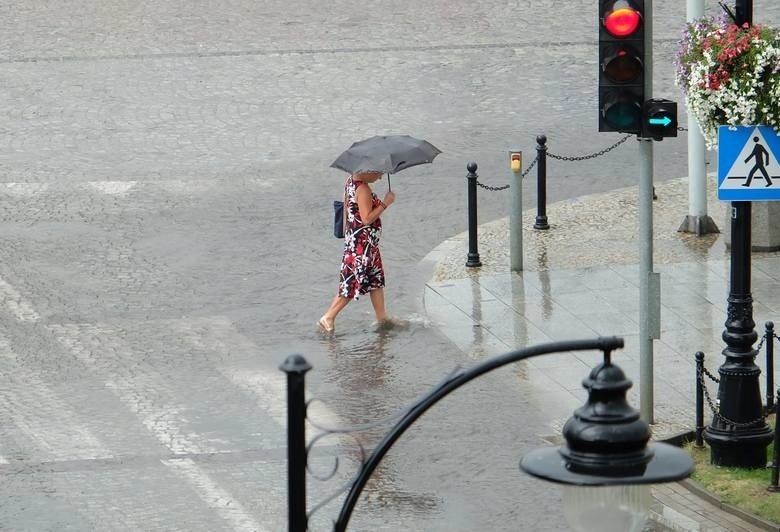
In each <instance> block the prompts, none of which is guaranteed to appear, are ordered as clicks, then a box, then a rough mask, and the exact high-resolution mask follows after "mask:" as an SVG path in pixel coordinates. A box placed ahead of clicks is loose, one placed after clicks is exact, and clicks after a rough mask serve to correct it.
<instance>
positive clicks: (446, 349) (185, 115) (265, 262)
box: [0, 0, 780, 531]
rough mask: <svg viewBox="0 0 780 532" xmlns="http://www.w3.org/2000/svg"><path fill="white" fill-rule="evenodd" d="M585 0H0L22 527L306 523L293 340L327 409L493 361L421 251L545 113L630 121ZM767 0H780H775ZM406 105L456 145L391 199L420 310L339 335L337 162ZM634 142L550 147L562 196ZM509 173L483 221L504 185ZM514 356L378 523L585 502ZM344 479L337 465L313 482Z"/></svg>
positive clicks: (438, 422)
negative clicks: (540, 454)
mask: <svg viewBox="0 0 780 532" xmlns="http://www.w3.org/2000/svg"><path fill="white" fill-rule="evenodd" d="M680 4H681V3H680V2H676V1H671V0H667V1H665V2H658V1H657V2H656V6H657V7H656V12H657V18H658V22H657V23H656V36H657V41H658V42H657V52H656V63H657V68H656V92H657V93H658V95H666V96H670V97H673V96H674V95H675V94H676V91H675V89H674V88H673V87H672V86H671V76H672V72H671V69H670V67H669V66H668V60H669V57H670V54H671V53H672V50H673V48H674V40H675V38H676V36H677V32H678V29H679V27H680V25H681V22H682V20H683V18H684V13H683V9H684V6H681V5H680ZM589 9H590V8H589ZM582 11H583V10H582V6H581V5H580V4H578V3H576V2H562V1H557V0H542V1H538V0H535V1H533V2H531V1H530V0H525V1H523V0H518V1H514V2H496V1H492V0H488V1H480V2H463V1H460V0H456V1H447V2H444V1H443V0H436V1H434V2H428V3H426V4H425V5H423V6H421V5H419V4H418V3H413V2H408V1H403V2H400V3H399V2H395V3H387V2H375V1H370V2H362V3H360V4H359V5H357V4H355V3H354V2H344V1H336V2H330V3H324V4H323V3H315V2H311V1H309V0H303V1H302V2H298V3H297V4H295V5H291V4H290V3H288V2H279V1H274V0H271V1H264V2H252V1H249V0H227V1H223V2H219V3H218V4H215V3H213V2H205V1H192V2H186V3H182V2H152V1H147V0H142V1H138V2H134V3H127V2H118V1H115V0H106V1H101V2H99V3H94V2H85V1H83V0H73V1H71V2H60V3H52V2H43V1H39V0H25V1H24V2H20V1H8V2H3V3H0V43H2V46H0V81H1V83H0V368H1V370H0V379H2V380H1V381H0V473H2V474H3V478H4V482H3V483H2V484H0V500H3V504H2V505H0V529H7V530H209V531H213V530H259V531H264V530H281V529H283V528H284V524H285V522H286V516H285V502H286V501H285V489H286V487H285V467H286V463H285V459H286V457H285V445H284V430H283V427H284V413H285V406H284V404H283V402H282V398H283V397H284V389H283V379H282V376H281V374H280V372H279V371H278V369H277V366H278V365H279V363H280V362H281V361H282V360H283V358H284V357H285V356H286V355H288V354H290V353H292V352H301V353H304V354H305V355H306V356H307V358H309V360H310V361H311V362H312V363H313V365H314V366H315V369H314V371H312V372H311V374H310V384H311V389H312V392H313V393H314V395H316V396H317V397H319V398H321V399H323V403H324V404H326V405H328V407H327V408H326V407H324V406H323V404H321V403H316V405H317V408H316V409H315V413H316V415H317V417H318V418H319V419H325V420H326V421H327V420H330V421H331V422H333V423H354V422H358V421H365V420H372V419H377V418H380V417H382V416H383V415H385V414H389V413H391V412H393V411H394V410H395V409H396V408H399V407H401V406H403V405H405V404H406V403H407V402H408V401H409V400H410V399H412V398H414V397H417V396H419V395H420V394H421V393H423V391H425V390H426V389H428V387H429V386H431V385H433V384H435V383H436V382H438V381H439V380H440V379H441V378H442V376H443V375H445V374H446V373H447V372H448V371H449V370H450V369H451V368H452V367H453V366H454V365H456V364H459V363H468V362H469V358H468V356H467V355H466V354H464V353H463V352H461V351H459V350H458V349H457V348H456V347H455V346H454V345H453V344H452V343H451V342H450V341H449V340H448V339H447V338H445V337H443V336H442V335H441V334H439V333H438V332H437V331H436V330H435V329H434V328H431V327H429V326H428V325H429V324H428V323H426V321H425V319H424V318H423V317H421V316H420V315H419V313H418V311H419V299H420V294H421V291H422V288H421V287H422V286H423V284H424V282H425V281H426V280H427V279H428V276H429V274H430V272H429V271H427V270H426V268H429V267H430V266H431V265H430V264H426V263H423V264H422V265H418V263H419V261H420V260H421V259H422V258H423V257H424V256H425V255H426V254H427V253H428V252H429V251H430V250H431V249H432V248H433V247H435V246H436V245H437V244H438V243H439V242H441V241H443V240H445V239H447V238H449V237H450V236H452V235H453V234H457V233H459V232H461V231H462V230H463V229H464V228H465V212H464V211H465V180H464V176H465V165H466V162H467V161H469V160H476V161H478V163H479V165H480V170H479V172H480V176H481V179H482V180H483V181H485V182H488V183H492V184H503V183H504V182H506V180H507V175H506V174H507V172H506V164H505V163H506V161H505V158H506V151H507V150H508V149H510V148H515V147H518V146H519V147H522V149H523V150H524V151H525V152H526V153H532V152H533V147H534V138H535V136H536V135H537V134H539V133H541V132H544V133H546V134H547V135H548V137H549V138H550V143H549V144H550V150H551V151H553V152H557V153H562V154H563V153H565V154H583V153H592V152H595V151H598V150H600V149H602V148H603V147H605V146H607V145H610V144H612V143H614V142H616V141H617V140H619V138H620V137H619V136H618V135H599V136H597V135H594V134H593V132H594V131H595V128H596V113H595V104H594V103H593V102H594V98H595V72H596V60H595V57H594V54H595V40H594V38H595V34H596V32H595V22H594V19H595V15H593V14H590V13H588V14H587V16H586V17H582V14H583V13H582ZM755 11H756V13H757V16H756V20H757V21H760V20H762V19H769V20H775V21H776V20H778V19H780V8H779V7H778V6H777V5H776V3H774V2H769V1H756V2H755ZM759 13H762V14H763V15H761V16H759V15H758V14H759ZM540 42H542V43H543V45H542V46H541V47H540V46H539V45H538V43H540ZM382 132H403V133H410V134H413V135H415V136H419V137H425V138H428V139H429V140H431V141H432V142H433V143H434V144H435V145H437V146H438V147H440V148H441V149H442V150H444V153H443V154H442V155H441V156H440V157H439V158H437V160H436V162H435V164H434V165H430V166H426V167H424V168H415V169H411V170H409V171H407V172H404V173H403V174H401V175H399V176H398V177H397V178H394V181H393V183H394V189H395V190H396V192H397V193H398V202H397V203H396V205H394V206H393V208H392V210H391V211H389V212H388V213H387V215H386V216H385V220H384V221H385V235H384V249H383V252H384V254H385V257H386V258H385V262H386V266H387V268H388V272H389V278H390V282H391V286H390V289H389V290H388V292H389V296H390V297H389V299H391V303H392V306H391V309H392V310H393V311H394V312H395V313H397V314H398V315H400V316H401V317H404V318H407V319H408V321H409V322H410V325H409V327H408V328H407V329H404V330H400V331H391V332H388V333H382V334H377V333H376V332H375V331H374V330H373V329H371V328H370V326H369V325H368V324H369V323H370V311H369V309H368V305H367V304H366V303H365V302H364V303H361V304H359V305H354V307H350V308H349V309H348V310H347V312H346V314H345V317H344V319H343V320H342V321H341V322H340V324H339V326H340V328H339V331H340V332H339V335H337V336H336V337H335V338H333V339H323V338H321V337H319V336H318V335H316V334H315V333H314V331H313V330H312V329H313V327H312V324H313V323H314V321H315V319H316V318H317V316H318V315H319V313H320V312H321V308H320V307H321V306H323V305H324V304H325V303H326V302H327V300H328V299H329V298H330V296H331V294H332V293H333V289H334V286H333V284H334V274H335V271H336V267H337V261H338V256H339V253H340V249H339V248H340V243H339V242H338V241H336V240H335V239H332V238H327V235H328V234H329V231H328V225H329V212H328V209H329V205H330V201H331V200H332V199H333V198H334V197H335V196H337V195H338V190H339V187H340V184H341V179H342V175H341V174H340V173H338V172H336V171H334V170H332V169H329V168H328V165H329V164H330V162H331V161H332V159H333V158H334V157H335V155H337V154H338V153H339V152H340V151H341V150H343V149H344V148H345V147H346V146H348V145H349V144H350V143H351V142H352V141H354V140H356V139H359V138H362V137H365V136H368V135H372V134H375V133H382ZM684 138H685V137H684V136H681V137H680V139H678V140H676V141H667V142H664V143H662V144H659V145H658V146H657V151H656V153H657V157H658V159H659V160H662V161H663V164H662V165H661V164H659V165H658V168H657V171H656V173H657V175H658V179H660V180H664V179H668V178H671V177H677V176H679V175H683V174H684V173H685V169H684V167H685V144H684ZM629 146H630V143H626V144H624V145H623V146H621V147H620V149H619V150H615V152H613V153H611V154H610V155H609V156H608V158H607V156H605V157H604V158H600V159H597V160H594V161H590V162H588V163H582V164H577V165H572V164H569V165H563V164H561V165H560V166H557V165H552V164H551V165H550V171H551V172H550V183H549V196H550V200H551V201H554V200H557V199H563V198H569V197H575V196H579V195H582V194H584V193H586V192H594V191H606V190H610V189H612V188H615V187H619V186H625V185H628V184H631V183H632V182H633V180H634V176H635V174H636V171H635V161H634V159H635V157H634V156H635V151H634V150H633V149H631V148H630V147H629ZM495 198H496V199H495V200H494V201H485V202H484V203H483V204H482V205H481V207H480V208H481V214H480V215H481V216H482V217H483V218H482V219H483V220H490V219H494V218H497V217H500V216H503V215H504V214H505V213H506V201H505V200H504V199H500V196H495ZM533 201H534V197H533V194H530V195H529V196H528V202H529V204H531V203H532V202H533ZM505 385H506V381H505V380H503V378H502V377H501V376H498V377H496V378H495V379H494V380H490V379H486V380H485V384H484V385H480V386H476V387H474V388H473V389H472V390H471V391H466V392H464V394H463V395H462V397H460V398H453V400H452V402H451V403H449V404H450V406H449V407H448V408H447V409H446V411H445V412H441V413H432V414H431V416H429V417H426V420H425V422H424V423H421V429H420V431H419V433H417V432H416V433H415V434H414V435H413V438H412V439H411V441H410V442H407V443H404V444H401V445H399V449H398V452H397V453H395V454H394V455H393V456H391V457H389V459H388V461H387V467H386V468H385V469H384V470H383V472H382V473H381V475H380V476H379V477H378V478H377V480H376V482H375V483H374V484H373V485H372V487H371V490H370V496H369V497H367V498H366V500H365V501H363V502H361V505H360V506H359V508H358V510H359V512H358V515H356V517H355V519H356V524H355V526H356V529H359V530H361V529H362V530H399V529H407V530H449V531H452V530H459V529H460V530H473V529H484V530H488V529H489V530H507V529H525V530H545V529H548V530H554V529H560V528H561V527H562V526H563V525H562V521H561V520H560V518H558V517H557V515H558V513H557V510H556V508H557V505H558V502H559V501H558V495H557V494H556V493H555V492H554V491H553V490H552V489H549V488H539V486H538V485H536V484H532V483H530V482H529V481H527V480H526V479H524V477H522V476H520V475H519V473H518V472H517V471H516V469H517V467H516V463H517V457H518V456H519V454H520V453H521V452H522V450H523V449H524V448H526V447H529V446H536V445H539V444H540V438H539V435H540V434H547V433H548V432H549V427H548V423H547V422H546V421H545V420H546V418H547V416H546V413H545V412H544V409H543V408H536V407H531V406H529V405H527V404H526V403H525V402H524V401H523V397H522V394H521V393H515V392H510V391H508V389H507V388H506V387H505ZM336 412H337V413H336ZM495 412H506V415H505V416H502V417H501V418H500V419H496V416H495V415H494V413H495ZM475 419H476V421H475ZM486 433H489V434H491V435H492V437H491V439H490V441H489V442H485V438H484V434H486ZM374 436H375V435H374ZM372 437H373V436H369V437H367V440H366V441H362V440H361V441H362V443H366V442H367V443H370V442H371V441H372V440H371V438H372ZM446 440H451V441H453V442H454V443H455V444H456V445H453V446H452V447H451V448H444V447H442V446H441V441H446ZM334 452H341V453H342V454H346V455H347V456H348V459H347V460H346V462H348V463H349V462H354V457H355V456H356V455H357V452H356V450H355V444H354V442H353V441H352V439H346V440H345V439H338V438H330V441H329V442H328V445H325V446H324V449H323V453H324V454H325V455H326V457H327V455H328V453H334ZM323 461H325V460H323ZM422 461H428V462H430V468H429V469H426V471H424V472H422V471H420V468H419V464H420V463H421V462H422ZM496 464H500V465H499V466H498V467H499V469H498V470H497V469H496V467H497V466H496ZM329 465H330V464H329V462H328V463H325V464H324V470H325V471H327V470H328V466H329ZM504 466H506V467H505V469H501V468H503V467H504ZM346 474H347V472H344V471H343V470H342V471H339V472H338V474H337V475H336V479H335V480H343V478H344V476H345V475H346ZM332 489H333V488H332V487H330V486H329V485H327V484H326V485H323V484H320V483H317V484H314V485H313V486H311V489H310V493H311V494H312V504H313V503H314V502H315V501H316V500H320V499H321V498H322V497H323V496H324V494H325V493H328V492H329V491H330V490H332ZM517 500H522V501H523V505H522V506H523V508H533V509H534V512H528V511H525V510H524V509H523V508H521V507H519V506H520V505H517ZM332 509H333V508H332V506H331V507H329V508H326V509H325V510H327V511H329V512H331V513H332ZM325 510H323V511H320V512H318V513H317V514H315V516H314V518H313V523H314V525H316V526H315V527H313V528H315V529H323V528H327V523H328V515H330V514H328V515H325V514H326V511H325ZM529 514H531V515H529ZM507 523H511V525H507Z"/></svg>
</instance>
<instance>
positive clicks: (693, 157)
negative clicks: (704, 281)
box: [680, 0, 719, 235]
mask: <svg viewBox="0 0 780 532" xmlns="http://www.w3.org/2000/svg"><path fill="white" fill-rule="evenodd" d="M686 16H687V20H688V21H689V22H690V21H692V20H695V19H697V18H701V17H702V16H704V0H688V4H687V15H686ZM705 149H706V148H705V145H704V136H703V135H702V134H701V129H699V124H698V122H696V118H695V117H694V116H693V114H692V113H691V111H690V110H688V216H686V217H685V220H684V221H683V223H682V225H681V226H680V231H683V232H686V233H696V234H697V235H704V234H708V233H718V232H719V231H718V227H717V225H716V224H715V222H713V221H712V219H711V218H710V217H709V216H708V215H707V161H706V155H705Z"/></svg>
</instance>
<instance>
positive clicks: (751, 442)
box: [704, 421, 774, 469]
mask: <svg viewBox="0 0 780 532" xmlns="http://www.w3.org/2000/svg"><path fill="white" fill-rule="evenodd" d="M719 425H721V426H715V421H713V424H712V425H710V426H709V427H707V428H705V429H704V440H705V441H706V442H707V443H708V444H709V446H710V451H711V452H710V463H711V464H712V465H716V466H723V467H744V468H754V469H757V468H764V467H766V464H767V457H766V449H767V446H768V445H769V443H770V442H771V441H772V438H773V437H774V436H773V434H772V429H771V428H769V426H768V425H766V424H765V423H764V426H763V427H757V428H749V429H739V428H737V429H729V427H731V425H725V424H722V423H721V424H719Z"/></svg>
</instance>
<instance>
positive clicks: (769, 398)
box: [764, 321, 777, 423]
mask: <svg viewBox="0 0 780 532" xmlns="http://www.w3.org/2000/svg"><path fill="white" fill-rule="evenodd" d="M764 326H765V327H766V337H765V338H766V411H767V412H771V411H772V409H773V408H774V402H773V401H774V398H775V396H774V394H773V393H772V390H774V389H775V324H774V323H772V322H771V321H768V322H766V323H765V324H764ZM775 423H777V421H775Z"/></svg>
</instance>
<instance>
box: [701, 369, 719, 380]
mask: <svg viewBox="0 0 780 532" xmlns="http://www.w3.org/2000/svg"><path fill="white" fill-rule="evenodd" d="M701 370H702V371H703V372H704V373H705V374H706V375H707V376H708V377H709V378H710V380H711V381H713V382H715V383H718V384H720V379H719V378H717V377H716V376H715V375H713V374H712V373H710V372H709V370H707V368H705V367H704V366H702V367H701Z"/></svg>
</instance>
